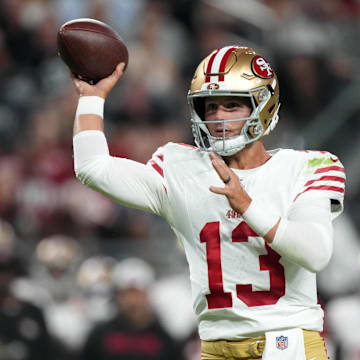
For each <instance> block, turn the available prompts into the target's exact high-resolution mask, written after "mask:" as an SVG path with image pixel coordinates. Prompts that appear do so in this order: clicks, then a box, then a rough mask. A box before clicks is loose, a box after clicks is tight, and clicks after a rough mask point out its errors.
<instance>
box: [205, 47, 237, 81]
mask: <svg viewBox="0 0 360 360" xmlns="http://www.w3.org/2000/svg"><path fill="white" fill-rule="evenodd" d="M233 47H234V46H225V47H224V48H222V49H220V50H219V52H218V53H217V54H216V56H215V58H214V61H213V63H212V66H211V69H210V73H211V74H213V73H215V74H217V73H219V70H220V64H221V60H222V58H223V57H224V55H225V54H226V52H227V51H228V50H229V49H231V48H233ZM218 81H219V77H218V76H210V82H218Z"/></svg>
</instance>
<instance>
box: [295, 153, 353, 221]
mask: <svg viewBox="0 0 360 360" xmlns="http://www.w3.org/2000/svg"><path fill="white" fill-rule="evenodd" d="M304 153H305V165H304V167H303V169H302V171H301V173H300V177H299V179H298V183H297V187H296V194H295V197H294V202H295V201H297V199H299V198H304V197H319V196H321V197H327V198H328V199H330V201H331V213H332V218H333V219H334V218H335V217H337V216H338V215H340V214H341V212H342V211H343V206H344V205H343V203H344V194H345V180H346V176H345V169H344V166H343V165H342V163H341V162H340V160H339V159H338V157H337V156H335V155H333V154H331V153H329V152H327V151H304Z"/></svg>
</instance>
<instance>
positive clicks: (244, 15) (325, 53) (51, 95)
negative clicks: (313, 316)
mask: <svg viewBox="0 0 360 360" xmlns="http://www.w3.org/2000/svg"><path fill="white" fill-rule="evenodd" d="M84 17H86V18H94V19H98V20H100V21H104V22H106V23H108V24H109V25H111V26H112V27H113V28H115V29H116V30H117V31H118V32H119V34H120V35H121V36H122V38H123V39H124V41H125V43H126V44H127V46H128V49H129V66H128V68H127V70H126V73H125V75H124V76H123V78H122V79H121V81H120V83H119V84H118V85H117V87H116V88H115V89H114V91H113V92H112V93H111V94H110V96H109V98H108V100H107V104H106V107H105V119H106V124H105V127H106V128H105V132H106V134H107V137H108V140H109V143H110V151H111V153H112V155H116V156H124V157H127V158H130V159H134V160H137V161H140V162H146V161H147V160H148V159H149V158H150V156H151V154H152V153H153V152H154V151H155V150H156V148H157V147H158V146H161V145H163V144H164V143H166V142H168V141H178V142H188V143H192V136H191V131H190V121H189V113H188V108H187V101H186V93H187V90H188V87H189V84H190V81H191V78H192V73H193V71H194V70H195V67H196V66H197V64H198V63H199V62H200V61H201V59H202V58H203V57H204V56H206V55H207V54H208V53H210V52H211V51H212V50H213V49H216V48H218V47H221V46H224V45H228V44H242V45H246V46H250V47H253V48H255V49H257V50H258V51H259V52H260V53H262V54H263V55H264V56H265V57H266V58H267V59H269V60H270V62H271V63H272V65H273V67H274V69H275V71H276V73H277V74H278V77H279V82H280V98H281V103H282V105H281V110H280V122H279V125H278V127H277V128H276V130H275V131H274V133H273V134H272V135H271V136H270V137H269V138H267V139H266V145H267V146H268V147H291V148H295V149H304V148H310V149H319V150H321V149H326V150H328V151H330V152H333V153H335V154H336V155H337V156H339V157H340V159H341V160H342V162H343V163H344V165H345V168H346V170H347V193H346V201H345V212H344V214H343V215H342V216H341V217H340V218H339V219H337V220H336V221H335V245H334V256H333V259H332V261H331V263H330V265H329V266H328V268H327V269H326V270H325V271H324V272H323V273H321V274H320V275H319V301H320V302H321V304H322V305H323V306H324V309H325V312H326V319H325V320H326V327H325V331H324V334H325V336H326V339H327V343H328V348H329V353H330V354H331V356H332V359H336V360H356V359H357V360H359V359H360V335H356V334H360V332H359V331H356V330H359V325H358V324H360V281H359V279H360V276H359V275H360V237H359V231H360V205H359V204H360V201H359V200H360V186H359V181H360V165H359V161H358V152H359V151H360V131H359V130H360V121H359V115H360V101H359V100H360V95H359V94H360V71H359V70H358V69H359V60H360V46H358V43H357V40H358V37H359V36H358V35H359V33H360V22H359V18H360V2H359V1H358V0H318V1H312V0H298V1H288V0H262V1H260V0H242V1H239V0H226V1H224V0H167V1H165V0H76V1H73V0H0V79H1V84H2V88H1V91H0V321H1V326H0V359H1V360H3V359H9V360H27V359H44V360H45V359H50V358H51V359H55V360H62V359H76V360H78V359H79V360H80V359H85V358H86V359H90V360H98V359H99V360H100V359H105V360H106V359H115V358H116V359H118V360H120V359H129V360H130V359H138V360H142V359H144V360H145V359H170V358H172V359H176V358H178V359H179V360H180V359H183V360H192V359H198V358H199V341H198V337H197V332H196V322H195V320H194V317H193V314H192V309H191V295H190V289H189V284H188V274H187V270H186V260H185V259H184V254H183V251H182V249H181V247H180V246H179V244H178V242H177V240H176V239H175V237H174V235H173V234H172V233H171V232H170V230H169V228H168V226H167V225H166V224H165V223H164V221H163V220H162V219H159V218H157V217H155V216H152V215H149V214H145V213H142V212H139V211H137V210H131V209H125V208H123V207H120V206H118V205H117V204H115V203H114V202H111V201H110V200H108V199H106V198H104V197H103V196H101V195H100V194H98V193H95V192H93V191H91V190H89V189H87V188H85V187H84V186H82V185H81V184H80V183H79V182H78V181H77V180H76V179H75V177H74V172H73V163H72V123H73V118H74V114H75V110H76V105H77V98H76V96H75V91H74V89H73V86H72V83H71V81H70V77H69V74H68V71H67V69H66V67H65V65H64V63H63V62H62V61H61V59H60V58H59V56H58V54H57V43H56V41H57V39H56V37H57V30H58V29H59V27H60V26H61V25H62V24H63V23H64V22H66V21H68V20H72V19H75V18H84Z"/></svg>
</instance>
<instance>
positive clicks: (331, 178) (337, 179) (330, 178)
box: [305, 176, 345, 186]
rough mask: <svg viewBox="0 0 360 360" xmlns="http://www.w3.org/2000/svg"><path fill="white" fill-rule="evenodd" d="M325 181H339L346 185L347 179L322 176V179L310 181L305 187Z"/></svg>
mask: <svg viewBox="0 0 360 360" xmlns="http://www.w3.org/2000/svg"><path fill="white" fill-rule="evenodd" d="M325 180H330V181H339V182H341V183H344V182H345V179H344V178H342V177H340V176H322V177H321V178H319V179H315V180H309V181H308V182H307V183H306V184H305V186H308V185H311V184H313V183H314V182H316V181H325Z"/></svg>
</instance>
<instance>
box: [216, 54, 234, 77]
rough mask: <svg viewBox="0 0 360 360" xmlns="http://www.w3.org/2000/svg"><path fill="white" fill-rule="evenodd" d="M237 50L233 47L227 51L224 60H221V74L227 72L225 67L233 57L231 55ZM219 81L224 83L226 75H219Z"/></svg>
mask: <svg viewBox="0 0 360 360" xmlns="http://www.w3.org/2000/svg"><path fill="white" fill-rule="evenodd" d="M235 49H236V48H234V47H232V48H230V49H229V50H227V51H226V53H225V54H224V56H223V58H222V59H221V62H220V67H219V73H223V72H224V71H225V67H226V62H227V60H228V58H229V56H230V55H231V53H232V52H233V51H234V50H235ZM219 81H224V75H219Z"/></svg>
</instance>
